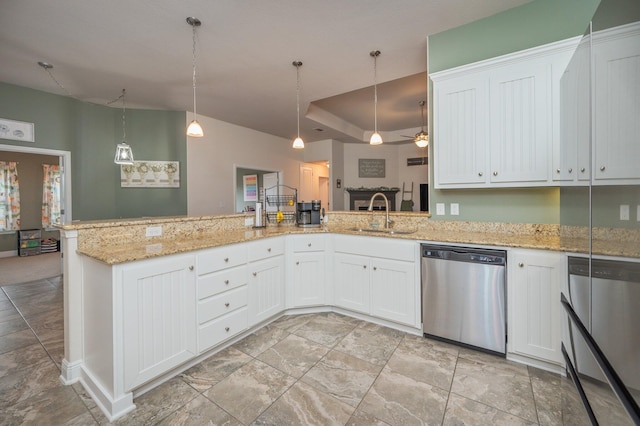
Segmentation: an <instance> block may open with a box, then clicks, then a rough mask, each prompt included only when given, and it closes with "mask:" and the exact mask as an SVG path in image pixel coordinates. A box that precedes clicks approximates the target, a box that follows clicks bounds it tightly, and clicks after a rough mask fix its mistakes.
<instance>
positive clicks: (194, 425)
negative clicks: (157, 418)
mask: <svg viewBox="0 0 640 426" xmlns="http://www.w3.org/2000/svg"><path fill="white" fill-rule="evenodd" d="M158 425H159V426H160V425H162V426H201V425H219V426H223V425H224V426H242V423H240V422H239V421H238V420H236V419H234V418H233V417H232V416H231V415H229V413H227V412H226V411H224V410H223V409H222V408H220V407H218V406H217V405H216V404H214V403H213V402H211V401H209V400H208V399H207V398H205V397H204V396H202V395H198V396H197V397H195V398H193V399H192V400H191V401H189V402H188V403H187V404H185V405H184V406H183V407H181V408H179V409H178V410H176V411H174V412H173V413H171V414H170V415H168V416H167V417H165V418H164V420H162V421H161V422H160V423H158Z"/></svg>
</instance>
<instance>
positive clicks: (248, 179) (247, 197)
mask: <svg viewBox="0 0 640 426" xmlns="http://www.w3.org/2000/svg"><path fill="white" fill-rule="evenodd" d="M242 184H243V188H244V191H243V192H244V201H258V175H244V176H242Z"/></svg>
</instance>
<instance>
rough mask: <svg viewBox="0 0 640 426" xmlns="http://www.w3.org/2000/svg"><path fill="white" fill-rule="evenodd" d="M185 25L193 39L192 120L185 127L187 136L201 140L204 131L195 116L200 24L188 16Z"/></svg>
mask: <svg viewBox="0 0 640 426" xmlns="http://www.w3.org/2000/svg"><path fill="white" fill-rule="evenodd" d="M187 24H189V25H191V28H192V38H193V120H192V121H191V123H189V126H188V127H187V136H191V137H194V138H201V137H203V136H204V131H203V130H202V126H201V125H200V123H198V119H197V117H198V116H197V114H196V27H199V26H200V25H202V22H200V20H199V19H198V18H194V17H192V16H190V17H188V18H187Z"/></svg>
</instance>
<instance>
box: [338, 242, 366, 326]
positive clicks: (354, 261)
mask: <svg viewBox="0 0 640 426" xmlns="http://www.w3.org/2000/svg"><path fill="white" fill-rule="evenodd" d="M333 259H334V260H333V262H334V275H333V282H334V289H333V293H334V304H335V305H336V306H339V307H341V308H345V309H349V310H352V311H356V312H362V313H365V314H369V313H370V306H371V301H370V296H369V294H370V293H369V291H370V285H369V258H367V257H365V256H359V255H354V254H346V253H336V254H335V255H334V258H333Z"/></svg>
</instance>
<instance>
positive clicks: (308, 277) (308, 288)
mask: <svg viewBox="0 0 640 426" xmlns="http://www.w3.org/2000/svg"><path fill="white" fill-rule="evenodd" d="M324 277H325V261H324V252H320V253H296V254H294V256H293V285H292V286H291V287H290V289H291V291H292V292H293V297H292V299H293V307H295V308H299V307H302V306H316V305H324V304H325V297H324V294H325V292H324V286H325V285H326V284H325V279H324Z"/></svg>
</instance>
